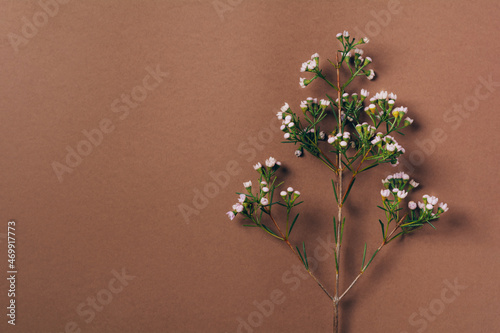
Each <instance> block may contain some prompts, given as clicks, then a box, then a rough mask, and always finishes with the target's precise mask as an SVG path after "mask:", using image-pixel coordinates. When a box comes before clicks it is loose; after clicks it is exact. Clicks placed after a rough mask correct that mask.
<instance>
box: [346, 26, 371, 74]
mask: <svg viewBox="0 0 500 333" xmlns="http://www.w3.org/2000/svg"><path fill="white" fill-rule="evenodd" d="M337 39H338V40H339V41H340V42H341V43H342V46H343V47H344V52H343V53H342V61H346V63H347V65H348V66H349V69H350V70H351V72H355V73H356V76H357V75H365V76H366V78H367V79H368V80H373V79H374V78H375V72H374V71H373V69H370V70H366V69H365V66H366V65H368V64H370V63H371V62H372V58H370V57H366V58H363V53H364V51H363V50H362V49H358V48H356V46H358V45H361V44H366V43H368V42H369V41H370V40H369V39H368V37H365V38H363V39H361V40H359V41H357V42H356V40H355V39H354V38H350V36H349V32H348V31H344V32H343V33H338V34H337ZM351 65H352V66H353V67H354V70H352V69H351V67H350V66H351Z"/></svg>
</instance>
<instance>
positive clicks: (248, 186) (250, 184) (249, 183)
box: [243, 180, 252, 188]
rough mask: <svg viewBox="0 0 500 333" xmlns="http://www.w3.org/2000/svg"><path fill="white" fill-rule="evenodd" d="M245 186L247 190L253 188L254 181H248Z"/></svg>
mask: <svg viewBox="0 0 500 333" xmlns="http://www.w3.org/2000/svg"><path fill="white" fill-rule="evenodd" d="M243 186H245V188H250V187H252V181H251V180H249V181H247V182H244V183H243Z"/></svg>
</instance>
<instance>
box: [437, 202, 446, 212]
mask: <svg viewBox="0 0 500 333" xmlns="http://www.w3.org/2000/svg"><path fill="white" fill-rule="evenodd" d="M439 208H441V209H442V210H443V212H447V211H448V204H445V203H444V202H441V203H440V204H439Z"/></svg>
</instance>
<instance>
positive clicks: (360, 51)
mask: <svg viewBox="0 0 500 333" xmlns="http://www.w3.org/2000/svg"><path fill="white" fill-rule="evenodd" d="M354 53H357V54H359V55H363V53H365V51H363V50H362V49H354Z"/></svg>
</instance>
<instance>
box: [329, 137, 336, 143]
mask: <svg viewBox="0 0 500 333" xmlns="http://www.w3.org/2000/svg"><path fill="white" fill-rule="evenodd" d="M334 142H335V137H334V136H329V137H328V143H329V144H332V143H334Z"/></svg>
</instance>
